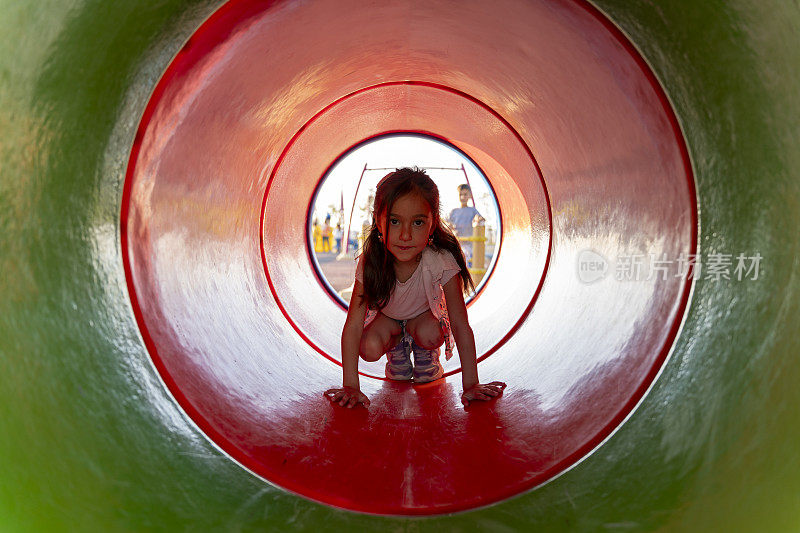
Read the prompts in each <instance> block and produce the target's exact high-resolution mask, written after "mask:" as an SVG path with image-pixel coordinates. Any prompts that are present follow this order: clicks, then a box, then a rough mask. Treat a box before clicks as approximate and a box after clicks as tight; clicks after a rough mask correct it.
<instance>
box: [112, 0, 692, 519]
mask: <svg viewBox="0 0 800 533" xmlns="http://www.w3.org/2000/svg"><path fill="white" fill-rule="evenodd" d="M349 2H350V0H342V2H336V3H325V2H305V3H273V4H264V3H262V2H257V1H255V0H238V1H233V2H230V3H228V4H226V5H225V6H223V7H222V8H221V9H220V10H219V11H218V12H217V13H216V14H215V15H214V16H212V17H211V18H210V19H209V20H208V21H206V23H204V24H203V26H201V27H200V28H199V29H198V31H197V32H196V34H195V35H194V36H193V37H192V39H191V41H190V42H189V43H187V45H186V47H185V48H184V50H183V51H182V52H181V53H180V54H178V56H177V57H176V58H175V60H174V61H173V62H172V64H171V65H170V66H169V68H168V69H167V71H166V72H165V74H164V76H163V77H162V79H161V80H160V81H159V83H158V85H157V87H156V88H155V90H154V92H153V95H152V97H151V100H150V102H149V103H148V105H147V108H146V111H145V113H144V116H143V118H142V122H141V124H140V127H139V132H138V134H137V138H136V142H135V144H134V146H133V149H132V153H131V159H130V162H129V166H128V172H127V175H126V182H125V188H124V191H123V205H122V216H121V231H122V243H123V258H124V265H125V272H126V276H127V281H128V287H129V291H130V297H131V302H132V305H133V311H134V313H135V315H136V319H137V322H138V324H139V326H140V329H141V331H142V336H143V338H144V340H145V343H146V345H147V348H148V350H149V351H150V354H151V356H152V359H153V362H154V364H155V366H156V368H157V369H158V372H159V374H160V375H161V376H162V378H163V380H164V382H165V384H166V386H167V387H168V388H169V390H170V391H171V392H172V394H173V395H174V396H175V398H176V400H177V402H178V403H179V404H180V405H181V406H182V407H183V409H184V410H185V411H186V413H187V414H188V416H190V417H191V418H192V420H194V421H195V422H196V423H197V425H198V426H199V427H200V428H201V429H202V431H203V432H205V434H206V435H208V436H209V438H210V439H212V440H213V441H214V442H215V443H216V444H217V445H218V446H219V447H220V448H221V449H222V450H224V451H225V452H226V453H228V454H229V455H230V456H231V457H233V458H234V459H235V460H237V461H238V462H239V463H241V464H242V465H243V466H245V467H247V468H249V469H250V470H251V471H253V472H255V473H256V474H258V475H260V476H262V477H263V478H265V479H267V480H269V481H270V482H272V483H274V484H276V485H278V486H280V487H283V488H285V489H287V490H290V491H293V492H295V493H298V494H301V495H303V496H305V497H308V498H311V499H314V500H316V501H320V502H324V503H327V504H330V505H335V506H339V507H343V508H347V509H352V510H357V511H362V512H369V513H383V514H435V513H447V512H454V511H459V510H465V509H471V508H475V507H478V506H482V505H487V504H490V503H492V502H496V501H499V500H501V499H504V498H507V497H510V496H513V495H515V494H519V493H520V492H522V491H525V490H529V489H531V488H533V487H535V486H536V485H538V484H540V483H543V482H545V481H547V480H549V479H551V478H552V477H553V476H556V475H558V474H559V473H561V472H563V471H564V470H565V469H568V468H570V467H571V466H572V465H574V464H575V463H576V462H577V461H578V460H580V459H581V458H582V457H585V456H586V454H588V453H590V452H591V450H592V449H594V448H595V447H596V446H597V445H599V444H600V443H601V442H603V440H604V439H606V438H608V437H609V436H610V435H611V434H612V432H613V431H614V430H615V428H617V427H618V425H619V424H620V423H622V421H623V420H625V418H626V417H627V416H628V415H629V414H630V413H631V411H632V410H633V408H634V407H635V406H636V405H637V403H638V402H639V401H640V400H641V398H642V397H643V395H644V394H645V392H646V391H647V390H648V388H649V387H650V386H651V384H652V382H653V380H654V379H655V376H656V375H657V374H658V372H659V370H660V368H661V366H662V364H663V363H664V361H665V360H666V358H667V355H668V353H669V351H670V347H671V346H672V343H673V340H674V339H675V336H676V335H677V332H678V329H679V327H680V324H681V320H682V317H683V314H684V311H685V309H686V306H687V302H688V299H689V294H690V289H691V281H690V280H691V274H692V272H691V271H690V272H688V273H685V275H683V276H672V277H670V278H668V279H647V280H640V281H638V282H626V281H617V280H615V279H614V276H613V275H611V276H607V277H606V278H604V279H600V280H597V281H596V282H594V283H583V282H582V281H581V280H580V279H578V277H577V276H576V275H575V272H576V268H575V267H576V259H577V258H578V257H579V255H580V253H581V251H582V250H585V249H588V248H591V249H592V250H595V252H597V253H599V254H600V255H602V256H604V257H605V258H607V259H608V260H609V261H614V260H615V259H618V258H619V257H621V256H624V255H626V254H627V255H631V254H644V255H645V256H647V255H649V254H654V255H656V256H659V257H660V256H661V254H664V255H665V256H668V257H670V258H676V257H678V255H679V254H682V253H685V254H692V253H694V252H695V251H696V247H697V216H696V201H695V194H694V182H693V178H692V174H691V165H690V163H689V158H688V155H687V152H686V148H685V146H684V144H683V140H682V137H681V134H680V129H679V128H678V125H677V121H676V119H675V117H674V115H673V114H672V111H671V109H670V106H669V104H668V101H667V98H666V97H665V95H664V93H663V91H662V90H661V88H660V87H659V86H658V83H657V82H656V80H655V77H654V76H653V75H652V73H651V72H650V71H649V69H648V68H647V66H646V64H645V62H644V61H643V60H642V58H641V57H639V56H638V54H637V53H636V52H635V50H634V48H633V46H632V45H631V44H630V43H628V42H627V41H626V40H625V38H624V37H623V36H622V35H621V34H620V33H619V32H618V31H617V30H616V29H615V28H614V27H613V26H612V25H611V24H610V23H608V22H607V21H606V20H605V19H603V17H602V15H601V14H599V13H598V12H597V11H596V10H595V9H594V8H592V7H591V6H589V5H588V4H585V3H582V2H577V1H573V0H547V1H545V0H538V1H526V2H521V1H517V0H499V3H497V2H495V3H493V4H492V5H489V4H481V3H478V4H470V7H469V9H461V10H452V9H450V5H449V4H445V3H441V2H426V3H416V2H414V3H394V2H393V3H382V4H379V5H370V6H368V7H365V6H364V5H362V4H358V3H356V2H353V3H352V4H351V3H349ZM398 80H400V82H398ZM406 80H418V81H417V82H414V83H409V82H407V81H406ZM445 88H446V89H445ZM440 93H441V94H448V95H450V96H448V98H449V99H448V100H447V101H446V103H445V104H440V105H445V107H444V108H442V107H437V104H436V103H435V102H436V101H437V100H436V99H435V98H434V97H433V96H432V95H434V94H440ZM456 93H458V94H460V95H464V97H463V98H462V97H454V96H453V95H454V94H456ZM426 95H428V96H426ZM425 98H428V100H425ZM417 99H419V100H417ZM336 102H339V105H336V106H333V107H331V106H332V103H336ZM442 102H444V100H442ZM468 102H472V103H475V102H482V103H483V104H484V105H483V106H479V105H474V106H472V107H468V104H467V103H468ZM353 104H357V105H353ZM341 105H351V106H353V107H352V109H353V110H352V111H351V112H350V113H349V114H347V115H342V116H343V117H344V118H343V119H342V120H341V121H339V122H333V123H331V124H332V126H331V127H328V128H326V129H324V130H323V131H325V132H327V133H326V135H325V136H324V137H323V138H320V137H317V140H316V141H315V142H308V143H307V144H305V145H304V146H300V144H301V143H305V142H306V141H307V140H308V139H310V137H305V136H304V135H299V136H297V132H299V131H301V130H302V129H303V128H304V125H306V124H307V125H308V126H307V127H308V128H312V127H316V126H318V125H320V124H322V122H321V121H323V120H330V119H331V118H332V117H334V116H336V115H335V113H336V112H338V111H337V109H338V110H341V109H345V108H344V107H341ZM459 106H461V107H459ZM329 107H330V109H329V110H327V111H325V112H324V113H322V114H321V115H319V117H318V119H317V120H316V121H311V119H312V118H313V117H315V116H316V115H318V114H319V113H320V110H326V108H329ZM456 109H461V110H465V111H464V113H465V114H464V115H463V116H462V118H463V119H464V120H461V121H456V120H454V119H453V116H454V114H453V113H454V111H455V110H456ZM487 110H491V113H488V114H489V115H491V114H492V113H493V114H494V115H495V118H496V117H502V121H503V122H505V123H506V124H507V125H508V126H509V128H505V129H503V130H497V129H495V127H494V126H493V124H496V123H497V120H491V121H488V120H483V119H481V118H480V117H483V116H487ZM473 113H474V114H473ZM398 116H399V117H405V118H403V120H399V119H397V120H395V119H396V118H397V117H398ZM392 117H395V119H392V120H395V122H394V124H395V125H393V126H391V128H394V129H400V130H403V131H419V132H422V133H428V134H433V135H440V136H442V137H444V138H445V139H447V140H448V142H451V143H453V144H454V145H456V146H458V147H459V148H460V149H462V150H463V151H465V152H466V153H469V154H470V156H471V157H473V158H474V159H475V160H476V161H479V162H480V163H481V167H482V168H483V169H484V171H486V172H487V174H488V175H489V176H490V179H492V184H493V186H494V188H495V191H496V193H497V195H498V200H499V201H500V202H501V203H502V211H503V227H504V236H503V241H504V244H503V252H502V255H503V261H504V265H506V266H505V267H504V268H507V269H508V270H506V271H505V274H500V275H499V274H498V272H496V273H495V275H494V276H493V279H492V286H491V287H487V290H486V291H485V293H484V294H483V295H482V296H481V298H480V300H479V302H477V304H479V305H476V306H473V307H474V308H475V311H474V312H475V317H474V324H473V327H474V328H475V330H476V339H477V341H478V343H484V346H483V348H479V351H481V352H482V353H486V352H488V351H490V349H491V348H492V347H494V346H499V347H498V348H496V349H495V351H494V353H493V355H492V357H490V358H487V359H485V360H484V361H482V362H481V364H480V365H479V371H480V374H481V377H482V379H483V380H484V381H486V380H493V379H501V380H503V381H506V382H507V383H508V388H507V389H506V392H505V394H504V396H503V397H502V398H501V399H499V400H498V401H496V402H494V403H491V404H481V405H476V406H474V407H470V409H468V410H467V411H464V410H463V409H461V408H460V404H459V401H458V396H459V392H460V384H459V382H458V381H459V380H458V376H457V375H453V376H450V377H449V378H448V379H447V380H444V381H440V382H437V383H434V384H429V385H425V386H421V387H410V386H405V385H397V384H393V383H389V382H385V381H380V380H376V379H370V378H367V377H364V378H363V379H362V389H363V390H364V391H365V392H366V393H367V394H368V395H369V396H370V398H371V399H372V405H371V406H370V409H369V410H360V409H359V410H343V409H339V408H337V407H335V406H331V405H329V404H328V403H327V402H326V400H325V399H323V398H322V395H321V393H322V391H324V390H325V389H327V388H328V387H331V386H335V385H336V384H337V383H339V382H340V379H341V369H340V368H339V367H338V365H335V364H332V363H331V362H330V361H326V360H325V359H323V358H321V357H318V355H317V354H315V353H314V350H312V349H311V348H310V346H312V345H313V346H317V347H319V348H320V349H321V350H322V351H323V352H325V353H328V354H331V353H335V351H336V347H335V345H332V344H333V343H334V340H332V339H335V338H336V332H337V330H340V328H341V324H342V321H343V314H342V311H341V309H340V308H338V307H336V306H334V305H333V304H331V303H330V300H329V299H328V298H327V297H324V299H323V300H322V303H321V304H320V301H318V300H317V299H316V297H315V295H316V294H317V293H316V292H315V290H314V289H313V288H312V287H314V286H317V284H316V282H315V281H314V279H313V274H312V273H311V272H310V271H309V269H308V259H307V252H306V250H305V248H304V244H303V243H304V242H305V239H304V238H303V239H300V240H299V241H296V242H294V241H293V240H292V239H291V238H290V237H291V234H293V233H292V232H295V233H296V232H297V231H300V232H301V233H302V232H303V230H302V229H300V230H297V229H296V228H295V226H300V227H301V228H304V225H305V224H304V223H305V211H304V208H305V206H306V205H307V202H308V201H309V197H308V195H307V194H300V192H299V191H301V190H308V189H313V185H314V182H315V181H316V180H317V179H318V178H319V176H320V175H321V173H320V171H319V169H324V168H326V165H327V164H329V163H330V162H331V161H332V160H333V158H335V157H336V155H337V154H338V153H340V152H341V150H342V149H343V148H344V147H346V146H348V145H350V144H352V143H354V142H357V141H358V140H360V139H361V140H363V139H365V138H367V137H369V136H370V135H373V134H375V133H378V132H385V131H387V128H389V126H381V127H376V124H382V123H387V124H388V123H389V122H391V120H390V119H391V118H392ZM415 117H416V118H415ZM423 119H424V120H423ZM382 121H383V122H382ZM422 122H424V123H425V124H427V125H425V124H421V123H422ZM458 124H461V125H462V127H461V128H459V127H457V126H458ZM448 128H449V130H448ZM509 129H510V130H513V131H514V132H516V135H515V138H516V139H517V140H518V144H519V145H520V146H518V148H519V150H518V151H514V152H513V153H512V152H505V149H501V150H499V151H498V150H497V146H504V147H505V146H511V145H512V144H513V143H510V144H504V143H500V144H496V143H494V142H489V141H488V140H487V141H485V142H483V141H482V142H472V141H471V140H470V139H479V138H483V139H489V140H492V141H494V140H496V139H495V138H494V136H496V137H497V138H501V137H503V136H504V135H509V133H508V131H509ZM448 131H451V132H450V133H448ZM293 139H294V140H293ZM304 139H305V140H304ZM290 143H293V146H292V149H291V150H288V151H287V150H286V147H287V146H288V145H289V144H290ZM490 146H493V147H494V148H488V147H490ZM524 146H527V147H530V149H529V151H527V152H526V149H525V148H523V147H524ZM298 148H301V149H299V150H298ZM485 150H493V152H487V151H485ZM517 153H519V154H521V155H519V156H517V155H514V154H517ZM530 153H533V154H535V156H536V164H533V163H532V158H531V157H530ZM281 154H283V156H282V155H281ZM279 159H281V161H280V166H279V167H278V166H277V164H278V160H279ZM537 165H538V168H539V170H537V172H533V171H526V170H525V169H530V168H535V167H536V166H537ZM290 168H292V169H295V172H294V173H293V174H291V175H290V177H291V179H288V178H287V176H286V175H283V176H282V175H281V173H285V172H287V169H290ZM298 169H300V170H298ZM303 169H306V170H308V171H307V172H306V171H304V170H303ZM312 170H313V171H312ZM270 176H273V178H272V181H270ZM498 176H499V177H498ZM540 176H544V179H545V180H546V182H547V194H544V193H543V192H542V191H543V190H544V189H543V186H542V185H541V184H542V181H541V179H540ZM537 183H538V184H539V185H536V184H537ZM279 184H280V185H279ZM539 186H541V187H542V188H541V189H538V188H537V187H539ZM268 188H269V191H270V192H269V194H268V195H267V194H266V191H267V189H268ZM539 194H543V195H544V197H543V199H542V200H541V201H537V200H536V198H537V195H539ZM273 202H274V203H275V206H278V207H279V208H275V206H273V205H270V204H271V203H273ZM548 202H549V208H541V209H540V207H541V206H547V205H548ZM295 213H302V217H301V216H300V215H295ZM544 215H546V216H544ZM262 217H263V218H262ZM283 228H286V229H287V231H286V232H282V229H283ZM284 233H287V234H284ZM548 247H549V249H550V255H549V259H548V254H547V250H548ZM514 254H518V256H515V255H514ZM509 257H511V258H512V260H509ZM265 262H266V264H267V265H268V271H269V281H268V280H267V278H266V277H265V276H264V272H265V270H264V263H265ZM539 262H541V264H542V265H544V264H545V263H546V264H547V265H548V270H547V276H546V277H544V278H542V277H541V274H539V273H538V271H536V270H535V269H534V271H533V274H532V275H531V272H529V271H528V270H527V269H528V267H527V266H525V265H534V266H536V265H538V264H540V263H539ZM517 263H518V264H517ZM520 265H523V266H521V267H520ZM512 267H518V270H514V268H512ZM542 271H543V267H542ZM277 274H280V276H278V275H277ZM542 279H543V281H542ZM309 280H311V283H309ZM531 287H533V289H531ZM533 295H536V300H535V306H533V307H532V308H531V307H530V302H531V301H532V299H533ZM277 298H280V302H278V300H277ZM506 300H510V301H511V302H512V303H513V305H512V308H505V307H504V306H503V305H502V304H503V303H504V302H505V301H506ZM325 302H328V304H325ZM520 302H523V303H520ZM325 305H331V309H333V311H331V312H328V310H327V309H326V308H325V307H324V306H325ZM481 306H484V308H485V309H489V310H490V311H486V312H485V313H484V314H482V312H480V307H481ZM514 306H516V307H514ZM309 309H311V310H313V311H314V312H312V313H309V311H308V310H309ZM287 317H291V320H292V321H294V322H295V324H296V326H297V327H296V328H294V327H292V326H291V325H290V324H289V322H287ZM298 317H302V318H301V319H300V318H298ZM512 323H513V326H512ZM303 336H305V337H303ZM342 479H347V480H348V481H349V482H348V483H342Z"/></svg>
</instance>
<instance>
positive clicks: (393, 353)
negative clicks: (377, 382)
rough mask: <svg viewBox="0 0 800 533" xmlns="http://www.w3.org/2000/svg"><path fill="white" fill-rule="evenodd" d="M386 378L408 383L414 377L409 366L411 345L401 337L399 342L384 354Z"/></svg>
mask: <svg viewBox="0 0 800 533" xmlns="http://www.w3.org/2000/svg"><path fill="white" fill-rule="evenodd" d="M386 377H387V378H389V379H394V380H397V381H408V380H410V379H411V378H412V377H414V373H413V370H412V366H411V345H410V343H409V342H408V339H407V338H406V337H405V336H403V337H401V338H400V342H399V343H398V344H397V346H395V347H394V348H392V349H391V350H389V351H388V352H386Z"/></svg>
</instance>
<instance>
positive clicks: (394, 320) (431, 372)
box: [325, 168, 505, 407]
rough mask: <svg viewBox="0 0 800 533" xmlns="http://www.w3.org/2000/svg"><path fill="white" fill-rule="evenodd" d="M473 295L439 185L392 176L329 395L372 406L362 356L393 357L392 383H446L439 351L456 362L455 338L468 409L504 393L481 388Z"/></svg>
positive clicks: (359, 274) (379, 196) (415, 173)
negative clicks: (338, 384) (467, 298)
mask: <svg viewBox="0 0 800 533" xmlns="http://www.w3.org/2000/svg"><path fill="white" fill-rule="evenodd" d="M470 289H473V290H474V285H473V282H472V277H471V276H470V274H469V271H468V270H467V266H466V262H465V261H464V254H463V252H462V251H461V246H460V245H459V243H458V240H457V239H456V237H455V236H454V235H453V233H452V232H451V231H450V230H449V229H448V228H447V227H446V226H444V225H443V224H442V222H441V220H440V217H439V190H438V189H437V188H436V184H434V183H433V180H431V179H430V177H428V175H427V174H426V173H425V172H424V171H422V170H419V169H416V168H415V169H411V168H401V169H398V170H397V171H396V172H392V173H390V174H388V175H386V176H385V177H384V178H383V179H382V180H381V181H380V183H378V188H377V191H376V193H375V204H374V208H373V224H372V226H371V228H370V232H369V234H368V236H367V239H366V241H365V243H364V250H363V253H362V255H361V257H360V259H359V263H358V266H357V268H356V281H355V283H354V285H353V295H352V297H351V299H350V308H349V310H348V312H347V320H346V321H345V324H344V329H343V331H342V368H343V374H344V377H343V387H342V388H341V389H331V390H329V391H327V392H326V393H325V395H326V396H327V397H328V398H330V400H331V401H333V402H336V403H338V404H339V405H341V406H347V407H353V406H355V405H357V404H358V403H362V404H364V406H367V405H369V399H368V398H367V397H366V395H364V393H362V392H361V390H360V388H359V381H358V357H359V355H360V356H361V357H362V358H363V359H365V360H366V361H377V360H378V359H380V358H381V357H383V355H384V354H386V357H387V363H386V377H388V378H390V379H395V380H406V381H407V380H412V379H413V381H414V382H415V383H427V382H430V381H433V380H436V379H439V378H441V377H442V375H443V371H442V365H441V363H440V362H439V347H440V346H442V344H444V345H445V354H446V357H447V358H448V359H449V358H450V356H452V337H455V343H456V346H457V347H458V354H459V357H460V359H461V375H462V382H463V386H464V392H463V394H462V395H461V402H462V403H463V404H464V405H465V406H466V405H468V404H469V402H470V401H471V400H490V399H491V398H493V397H495V396H497V395H498V394H500V392H501V391H502V390H503V388H504V387H505V384H504V383H501V382H499V381H495V382H492V383H488V384H480V383H478V366H477V363H476V359H475V337H474V336H473V334H472V328H471V327H470V325H469V320H468V318H467V308H466V305H465V304H464V293H465V292H466V291H468V290H470ZM365 319H366V320H365ZM451 331H452V337H451ZM412 354H413V356H414V361H413V363H412V361H411V355H412Z"/></svg>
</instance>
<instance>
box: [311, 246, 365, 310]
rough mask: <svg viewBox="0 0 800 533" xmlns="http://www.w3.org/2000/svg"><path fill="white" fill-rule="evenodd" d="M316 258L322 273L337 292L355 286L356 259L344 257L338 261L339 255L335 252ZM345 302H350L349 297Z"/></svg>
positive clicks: (325, 253)
mask: <svg viewBox="0 0 800 533" xmlns="http://www.w3.org/2000/svg"><path fill="white" fill-rule="evenodd" d="M316 256H317V261H318V262H319V266H320V268H321V269H322V273H323V274H324V275H325V277H326V278H327V280H328V283H330V284H331V287H333V289H334V290H335V291H336V292H340V291H342V289H346V288H347V287H350V285H352V284H353V280H354V279H355V275H356V262H355V259H353V258H352V257H343V258H341V259H338V260H337V258H336V257H337V254H336V253H333V252H321V253H318V254H316ZM345 300H349V296H348V297H346V298H345Z"/></svg>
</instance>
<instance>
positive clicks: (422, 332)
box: [411, 322, 444, 350]
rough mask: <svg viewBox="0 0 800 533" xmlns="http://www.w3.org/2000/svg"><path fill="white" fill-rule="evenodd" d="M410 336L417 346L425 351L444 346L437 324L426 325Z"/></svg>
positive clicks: (442, 336) (439, 327)
mask: <svg viewBox="0 0 800 533" xmlns="http://www.w3.org/2000/svg"><path fill="white" fill-rule="evenodd" d="M411 336H412V337H413V338H414V342H415V343H416V344H417V346H419V347H420V348H424V349H426V350H433V349H434V348H438V347H439V346H441V345H442V344H444V335H443V334H442V328H441V326H439V323H438V322H434V323H426V324H425V325H424V326H423V327H420V328H417V329H416V331H414V332H413V333H411Z"/></svg>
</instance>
